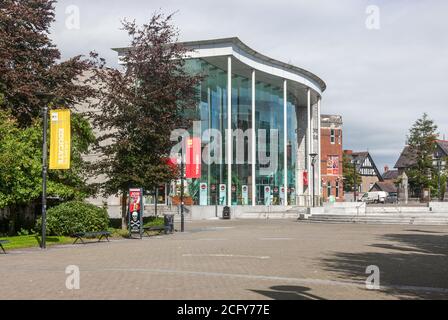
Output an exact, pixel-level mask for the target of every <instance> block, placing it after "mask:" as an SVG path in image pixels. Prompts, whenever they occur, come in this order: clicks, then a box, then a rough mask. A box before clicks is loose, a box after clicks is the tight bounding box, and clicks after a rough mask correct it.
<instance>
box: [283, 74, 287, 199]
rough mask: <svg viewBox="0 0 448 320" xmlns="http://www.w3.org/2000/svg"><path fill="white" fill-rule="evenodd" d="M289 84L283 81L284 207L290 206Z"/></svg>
mask: <svg viewBox="0 0 448 320" xmlns="http://www.w3.org/2000/svg"><path fill="white" fill-rule="evenodd" d="M287 112H288V82H287V81H286V80H284V81H283V154H284V159H283V160H284V162H283V165H284V168H283V171H284V174H283V186H284V188H285V192H284V197H285V198H284V202H285V203H284V205H285V206H287V205H288V153H287V149H288V113H287Z"/></svg>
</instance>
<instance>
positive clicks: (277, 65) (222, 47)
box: [113, 37, 327, 94]
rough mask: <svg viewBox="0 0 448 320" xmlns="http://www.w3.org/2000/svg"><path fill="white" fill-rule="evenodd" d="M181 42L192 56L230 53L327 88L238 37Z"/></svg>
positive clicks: (280, 74) (277, 73)
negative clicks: (260, 51) (251, 46)
mask: <svg viewBox="0 0 448 320" xmlns="http://www.w3.org/2000/svg"><path fill="white" fill-rule="evenodd" d="M181 44H183V45H184V46H185V47H187V48H189V49H191V53H190V54H189V57H191V58H206V57H218V56H229V55H230V56H234V57H235V58H236V59H238V60H239V61H240V62H242V63H244V64H246V65H247V66H249V67H251V68H253V69H255V70H259V71H262V72H265V73H269V74H272V75H273V76H277V77H281V78H284V79H287V80H292V81H295V82H298V83H301V84H303V85H305V86H307V87H309V88H311V89H314V90H315V91H317V92H318V93H319V94H322V92H324V91H325V90H326V88H327V85H326V84H325V82H324V81H323V80H322V79H321V78H319V77H318V76H316V75H315V74H314V73H312V72H310V71H307V70H305V69H302V68H299V67H296V66H293V65H291V64H288V63H285V62H281V61H278V60H275V59H272V58H269V57H267V56H265V55H263V54H261V53H259V52H257V51H255V50H254V49H252V48H250V47H249V46H247V45H246V44H244V43H243V42H242V41H241V40H240V39H239V38H237V37H232V38H222V39H212V40H200V41H189V42H181ZM113 50H115V51H117V52H118V54H119V55H125V54H126V51H127V50H129V48H116V49H113Z"/></svg>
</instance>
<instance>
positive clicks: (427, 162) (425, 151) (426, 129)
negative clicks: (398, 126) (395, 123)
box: [406, 113, 438, 194]
mask: <svg viewBox="0 0 448 320" xmlns="http://www.w3.org/2000/svg"><path fill="white" fill-rule="evenodd" d="M437 137H438V133H437V125H435V124H434V121H433V120H431V119H429V118H428V115H427V114H426V113H425V114H423V116H422V118H420V119H418V120H417V121H416V122H415V123H414V125H413V126H412V127H411V129H410V130H409V135H408V138H407V139H408V145H409V151H410V152H409V154H410V155H411V157H412V161H411V163H412V165H411V166H410V168H409V169H407V170H406V174H407V175H408V177H409V185H410V187H411V189H412V190H414V192H418V193H421V192H422V190H423V189H425V188H430V189H431V190H432V193H433V194H436V190H437V172H436V169H435V167H434V166H433V157H434V153H435V151H436V148H437V146H436V140H437Z"/></svg>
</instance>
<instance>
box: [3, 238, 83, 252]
mask: <svg viewBox="0 0 448 320" xmlns="http://www.w3.org/2000/svg"><path fill="white" fill-rule="evenodd" d="M0 240H8V241H9V243H6V244H3V247H4V248H5V250H11V249H12V250H13V249H23V248H33V247H36V248H38V247H40V237H39V236H37V235H29V236H15V237H4V238H0ZM73 241H75V240H74V239H73V238H71V237H54V236H47V241H46V243H47V246H54V245H61V244H70V243H73Z"/></svg>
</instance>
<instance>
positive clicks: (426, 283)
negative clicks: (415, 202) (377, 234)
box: [322, 230, 448, 299]
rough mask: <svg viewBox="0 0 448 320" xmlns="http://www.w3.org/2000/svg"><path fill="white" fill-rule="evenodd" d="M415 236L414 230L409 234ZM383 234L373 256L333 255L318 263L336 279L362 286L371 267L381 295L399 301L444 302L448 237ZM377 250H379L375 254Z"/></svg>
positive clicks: (447, 289) (446, 296)
mask: <svg viewBox="0 0 448 320" xmlns="http://www.w3.org/2000/svg"><path fill="white" fill-rule="evenodd" d="M413 232H417V230H413ZM418 232H420V233H418V234H416V233H412V234H386V235H384V236H382V237H381V240H384V241H387V243H380V244H372V245H370V247H372V248H374V249H376V250H375V252H372V251H370V252H361V253H349V252H337V253H333V254H332V256H331V257H330V258H325V259H323V260H322V264H323V266H324V268H325V270H327V271H330V272H332V273H334V274H335V275H336V277H337V278H340V279H344V280H351V281H359V282H360V283H364V282H365V281H366V279H367V277H368V276H369V275H370V274H366V268H367V267H368V266H371V265H375V266H378V267H379V269H380V286H381V291H382V292H384V293H386V294H390V295H393V296H396V297H398V298H402V299H448V235H447V234H432V233H423V231H418ZM378 249H383V250H381V251H379V250H378Z"/></svg>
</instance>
